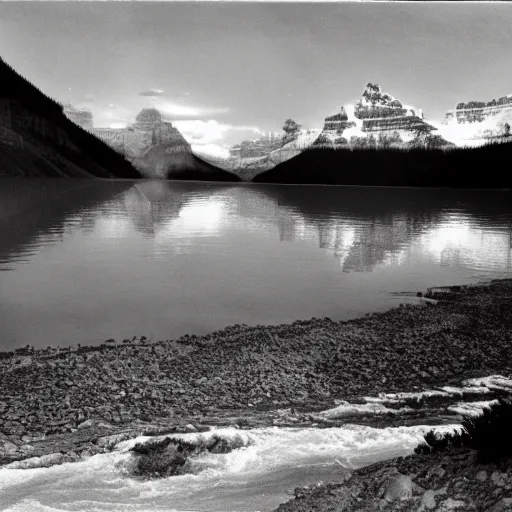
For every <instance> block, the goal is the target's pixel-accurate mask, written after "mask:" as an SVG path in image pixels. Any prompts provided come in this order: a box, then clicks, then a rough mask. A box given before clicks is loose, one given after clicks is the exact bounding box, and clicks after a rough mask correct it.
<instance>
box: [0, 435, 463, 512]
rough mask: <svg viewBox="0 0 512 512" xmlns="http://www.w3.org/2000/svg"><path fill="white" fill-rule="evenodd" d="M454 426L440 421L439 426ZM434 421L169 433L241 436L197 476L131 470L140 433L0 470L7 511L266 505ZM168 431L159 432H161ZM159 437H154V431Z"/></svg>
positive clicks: (393, 451)
mask: <svg viewBox="0 0 512 512" xmlns="http://www.w3.org/2000/svg"><path fill="white" fill-rule="evenodd" d="M457 428H458V426H457V425H445V426H442V427H435V429H436V431H437V432H438V433H440V434H441V433H444V432H448V431H454V430H455V429H457ZM431 429H432V427H430V426H415V427H395V428H385V429H377V428H372V427H366V426H359V425H346V426H344V427H342V428H326V429H316V428H303V429H300V428H277V427H272V428H262V429H254V430H250V431H240V430H237V429H235V428H223V429H217V430H215V431H212V432H208V433H204V434H181V435H176V436H172V437H176V438H181V439H184V440H187V441H189V442H194V441H197V440H198V439H199V438H200V437H208V436H211V435H213V434H216V435H218V436H219V437H221V438H224V439H228V440H230V441H240V440H242V442H243V443H244V446H243V447H242V448H239V449H236V450H234V451H232V452H231V453H227V454H204V455H202V456H200V457H198V458H197V460H196V461H195V462H194V467H195V470H196V471H199V472H198V473H197V474H194V475H183V476H177V477H170V478H164V479H159V480H152V481H140V480H136V479H133V478H130V477H129V476H127V475H126V471H127V468H128V467H129V466H130V462H131V461H132V460H133V457H134V455H133V454H132V453H131V452H130V451H129V449H130V448H131V447H132V446H134V444H135V443H137V442H147V441H148V440H149V439H150V438H148V437H139V438H137V439H134V440H130V441H124V442H121V443H119V445H118V449H117V450H116V451H114V452H112V453H108V454H101V455H96V456H94V457H91V458H89V459H87V460H86V461H83V462H78V463H73V464H62V465H60V466H53V467H50V468H38V469H26V470H21V469H5V468H4V469H0V493H1V494H2V503H3V504H5V505H6V506H7V508H4V509H3V510H8V511H11V512H18V511H27V512H28V511H29V510H34V511H45V512H50V511H51V512H53V511H57V510H59V511H62V510H66V511H78V510H80V511H81V510H87V511H88V512H89V511H90V512H93V511H102V512H103V511H116V512H117V511H126V512H128V511H131V510H137V511H144V510H145V511H148V512H149V511H151V512H153V511H162V510H166V511H167V512H169V511H170V510H176V511H187V510H195V511H205V512H206V511H208V512H214V511H215V512H217V511H222V512H230V511H240V512H241V511H244V512H255V511H258V510H261V511H269V510H272V509H273V508H275V507H277V505H278V504H279V503H281V502H283V501H286V499H288V498H289V496H288V495H287V491H288V490H289V489H290V488H293V487H296V486H300V485H306V484H308V483H309V484H311V483H315V482H317V481H319V480H337V479H338V480H339V479H340V477H341V476H342V475H343V473H344V472H345V471H346V469H344V468H354V467H360V466H364V465H367V464H371V463H373V462H376V461H379V460H384V459H387V458H391V457H396V456H400V455H407V454H409V453H412V451H413V449H414V448H415V447H416V446H417V445H418V444H419V443H420V442H421V441H422V440H423V435H424V434H425V433H426V432H428V431H429V430H431ZM163 437H166V436H160V438H163ZM152 439H155V438H152Z"/></svg>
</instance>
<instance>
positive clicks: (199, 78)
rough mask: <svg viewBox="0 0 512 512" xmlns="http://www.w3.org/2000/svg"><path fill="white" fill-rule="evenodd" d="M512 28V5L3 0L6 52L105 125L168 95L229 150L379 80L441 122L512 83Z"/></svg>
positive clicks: (188, 119) (42, 84) (206, 140)
mask: <svg viewBox="0 0 512 512" xmlns="http://www.w3.org/2000/svg"><path fill="white" fill-rule="evenodd" d="M510 27H512V3H459V2H458V3H446V4H443V3H437V2H435V3H430V4H429V3H416V2H413V3H340V4H332V3H325V4H323V3H310V4H308V3H297V4H293V3H261V2H259V3H247V2H243V3H218V2H210V3H203V2H199V3H198V2H188V3H187V2H185V3H174V2H162V3H152V2H151V3H148V2H142V3H139V2H55V3H54V2H49V3H48V2H0V56H2V58H3V59H4V60H5V61H6V62H8V63H9V64H10V65H11V66H13V67H14V68H15V69H16V70H17V71H18V72H19V73H20V74H22V75H23V76H25V77H26V78H27V79H29V80H30V81H31V82H32V83H33V84H35V85H36V86H37V87H38V88H39V89H41V90H42V91H43V92H44V93H46V94H47V95H49V96H51V97H53V98H54V99H56V100H57V101H60V102H61V103H71V104H73V105H74V106H76V107H80V108H86V109H88V110H90V111H91V112H92V113H93V116H94V123H95V126H98V127H106V126H114V127H117V126H119V127H120V126H124V125H126V124H127V123H130V122H133V121H134V119H135V116H136V115H137V113H138V112H139V111H140V110H141V109H142V108H145V107H151V106H155V107H156V108H158V109H159V110H160V111H161V112H162V114H163V115H164V117H165V119H166V120H169V121H171V122H173V123H174V124H175V125H176V126H177V127H178V129H180V131H181V132H182V133H183V135H184V136H185V138H187V140H189V142H191V143H192V144H193V145H194V146H195V147H196V148H198V147H202V148H210V149H211V151H212V152H215V151H216V149H219V148H221V147H224V146H226V145H230V144H234V143H236V142H239V141H240V140H242V139H245V138H252V137H256V136H258V134H259V133H261V132H262V131H263V132H267V131H269V130H271V131H280V130H281V127H282V126H283V124H284V121H285V120H286V119H287V118H293V119H294V120H295V121H297V122H298V123H300V124H302V125H304V126H305V127H308V128H321V127H322V125H323V120H324V118H325V117H326V116H328V115H332V114H334V113H336V112H338V111H339V109H340V107H341V105H343V104H350V103H354V102H356V101H357V100H358V99H359V98H360V97H361V94H362V92H363V91H364V88H365V86H366V83H367V82H374V83H378V84H380V85H381V86H382V89H383V91H384V92H388V93H389V94H391V95H393V96H395V97H396V98H398V99H399V100H400V101H402V102H403V103H405V104H408V105H413V106H415V107H418V108H421V109H423V113H424V115H425V117H426V118H427V119H431V120H441V119H442V118H443V117H444V114H445V112H446V111H447V110H449V109H452V108H454V107H455V105H456V104H457V103H458V102H460V101H471V100H479V101H488V100H490V99H492V98H498V97H500V96H504V95H506V94H510V93H512V30H511V29H510Z"/></svg>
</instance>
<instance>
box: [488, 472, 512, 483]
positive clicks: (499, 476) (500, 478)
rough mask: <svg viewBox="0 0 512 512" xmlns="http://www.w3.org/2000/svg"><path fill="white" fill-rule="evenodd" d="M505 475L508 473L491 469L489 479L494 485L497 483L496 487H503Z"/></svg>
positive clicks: (505, 479) (505, 480) (505, 481)
mask: <svg viewBox="0 0 512 512" xmlns="http://www.w3.org/2000/svg"><path fill="white" fill-rule="evenodd" d="M507 476H508V475H507V474H506V473H500V472H499V471H493V472H492V474H491V480H492V482H493V483H494V485H497V486H498V487H505V485H507Z"/></svg>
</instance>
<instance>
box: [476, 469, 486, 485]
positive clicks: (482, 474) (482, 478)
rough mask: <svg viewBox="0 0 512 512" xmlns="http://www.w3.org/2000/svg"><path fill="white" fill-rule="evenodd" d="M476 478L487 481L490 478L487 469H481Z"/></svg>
mask: <svg viewBox="0 0 512 512" xmlns="http://www.w3.org/2000/svg"><path fill="white" fill-rule="evenodd" d="M475 478H476V479H477V480H478V481H479V482H485V481H486V480H487V478H488V475H487V471H485V469H482V470H481V471H479V472H478V473H477V474H476V476H475Z"/></svg>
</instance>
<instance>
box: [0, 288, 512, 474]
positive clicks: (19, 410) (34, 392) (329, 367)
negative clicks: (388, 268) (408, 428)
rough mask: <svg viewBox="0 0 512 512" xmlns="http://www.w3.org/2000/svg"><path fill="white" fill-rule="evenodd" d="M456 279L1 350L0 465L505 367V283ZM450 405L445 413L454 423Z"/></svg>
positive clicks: (255, 423)
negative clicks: (283, 315)
mask: <svg viewBox="0 0 512 512" xmlns="http://www.w3.org/2000/svg"><path fill="white" fill-rule="evenodd" d="M456 290H457V291H456V292H455V293H452V294H451V295H450V296H447V299H450V300H446V301H439V302H437V303H435V302H425V303H424V304H423V305H414V306H413V305H408V306H404V307H400V308H396V309H392V310H390V311H387V312H385V313H378V314H372V315H369V316H367V317H365V318H360V319H357V320H351V321H347V322H333V321H332V320H330V319H328V318H324V319H312V320H307V321H298V322H294V323H293V324H289V325H278V326H256V327H249V326H245V325H237V326H232V327H228V328H226V329H224V330H222V331H218V332H215V333H212V334H209V335H207V336H201V337H199V336H184V337H183V338H180V339H178V340H172V341H171V340H169V341H151V340H147V339H145V338H144V337H142V338H140V339H134V340H125V342H124V343H123V342H120V343H116V342H113V341H111V342H109V343H106V344H104V345H102V346H100V347H80V348H79V349H75V350H69V349H68V350H54V351H48V350H42V351H36V350H25V351H22V350H20V351H18V353H14V354H9V353H3V354H2V359H1V360H0V375H1V376H0V390H1V396H0V413H1V416H0V432H1V433H0V462H1V463H2V464H8V463H11V462H13V461H20V460H23V459H29V458H33V457H41V456H47V457H48V456H49V457H50V458H49V459H48V460H47V461H46V462H44V464H43V465H46V464H49V465H51V464H53V463H56V462H64V461H73V460H81V458H83V457H86V456H89V455H92V454H94V453H99V452H102V451H107V450H108V449H110V448H111V447H113V446H114V445H115V444H116V443H117V442H119V441H120V440H122V439H128V438H130V437H134V436H137V435H140V434H160V433H165V432H187V431H188V432H192V431H195V430H199V431H201V430H204V431H206V430H209V428H210V427H211V426H229V425H236V426H237V427H239V428H242V429H243V428H257V427H263V426H269V425H279V426H304V427H305V426H312V425H314V426H319V427H322V426H335V425H336V424H338V423H339V422H341V423H343V422H347V421H349V420H350V418H353V417H354V415H355V416H357V418H358V421H360V422H362V423H364V421H365V415H364V413H361V410H354V407H353V406H354V405H355V404H362V403H364V400H362V397H365V396H374V397H375V396H378V395H379V394H380V393H393V392H403V391H419V390H424V389H430V388H432V387H439V386H449V385H460V383H461V382H462V380H463V379H467V378H470V377H482V376H487V375H493V374H501V375H505V376H508V375H509V374H510V372H511V369H512V362H511V361H510V358H509V357H508V353H509V348H510V341H511V339H512V338H511V330H510V326H509V324H508V323H507V322H505V321H504V317H503V309H502V305H503V304H508V303H507V300H508V299H507V298H508V297H510V296H511V295H512V280H504V281H496V282H492V283H490V284H488V285H482V286H470V287H466V288H463V289H456ZM434 399H435V400H436V398H435V397H434ZM340 400H341V401H345V403H346V404H347V407H348V412H347V413H346V414H344V415H342V418H341V419H340V418H337V419H329V418H326V417H323V418H322V417H318V415H315V414H314V413H315V411H321V410H325V409H329V408H333V407H335V406H336V405H339V402H340ZM406 402H407V400H406ZM351 404H352V405H351ZM388 405H389V404H388ZM402 405H403V404H402ZM405 405H407V403H405ZM351 407H352V412H350V409H351ZM390 407H396V406H393V405H391V406H390ZM356 409H357V408H356ZM363 411H364V408H363ZM368 412H369V414H370V413H371V411H368ZM453 414H457V413H456V412H455V413H454V412H452V416H450V417H449V418H447V420H446V421H447V422H452V423H453V422H455V423H456V421H453V420H457V417H456V416H453ZM370 415H371V414H370ZM410 417H411V418H413V419H412V420H411V421H416V422H418V421H423V420H424V419H425V417H426V414H423V412H422V411H418V412H416V413H415V414H413V415H412V416H410ZM381 418H382V419H380V420H379V421H380V422H385V423H386V424H392V423H393V421H394V420H393V414H391V415H389V414H384V415H381ZM414 418H415V419H414ZM373 421H375V420H373ZM336 422H338V423H336ZM52 457H53V458H52Z"/></svg>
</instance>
